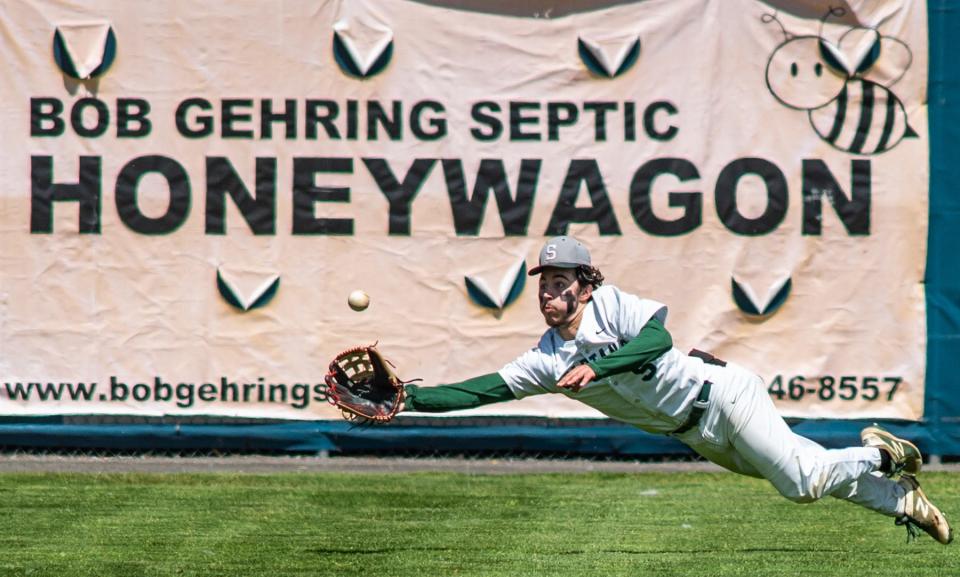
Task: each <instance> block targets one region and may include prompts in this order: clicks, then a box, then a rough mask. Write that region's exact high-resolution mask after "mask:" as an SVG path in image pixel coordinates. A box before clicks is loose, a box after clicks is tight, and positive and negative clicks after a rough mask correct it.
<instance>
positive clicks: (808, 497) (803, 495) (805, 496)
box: [780, 491, 820, 504]
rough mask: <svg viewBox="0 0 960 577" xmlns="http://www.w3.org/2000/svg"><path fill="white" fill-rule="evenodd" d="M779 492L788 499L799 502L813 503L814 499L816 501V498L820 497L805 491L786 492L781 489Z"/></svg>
mask: <svg viewBox="0 0 960 577" xmlns="http://www.w3.org/2000/svg"><path fill="white" fill-rule="evenodd" d="M780 494H781V495H783V496H784V497H786V498H787V499H790V500H791V501H793V502H794V503H800V504H804V503H813V502H814V501H817V500H819V499H820V497H818V496H816V495H813V494H811V493H807V492H803V491H792V492H791V491H788V492H784V491H781V492H780Z"/></svg>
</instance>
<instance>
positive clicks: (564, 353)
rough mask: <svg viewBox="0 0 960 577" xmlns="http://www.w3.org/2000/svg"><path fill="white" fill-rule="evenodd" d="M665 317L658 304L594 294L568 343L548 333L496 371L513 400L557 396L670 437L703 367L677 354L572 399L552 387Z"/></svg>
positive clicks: (605, 289)
mask: <svg viewBox="0 0 960 577" xmlns="http://www.w3.org/2000/svg"><path fill="white" fill-rule="evenodd" d="M666 317H667V307H666V306H665V305H663V304H662V303H659V302H656V301H653V300H649V299H641V298H639V297H636V296H634V295H631V294H628V293H625V292H622V291H620V290H619V289H617V288H616V287H613V286H609V285H608V286H602V287H600V288H598V289H596V290H595V291H593V298H592V299H591V300H590V302H589V303H587V306H586V309H585V310H584V313H583V317H582V319H581V321H580V327H579V329H578V330H577V336H576V337H575V338H574V339H573V340H572V341H564V340H563V339H562V338H561V337H560V335H559V333H558V332H557V330H556V329H554V328H550V329H549V330H548V331H547V332H546V333H544V334H543V337H541V339H540V343H539V344H538V345H537V346H536V347H534V348H533V349H530V350H529V351H527V352H526V353H524V354H522V355H520V356H519V357H518V358H517V359H515V360H514V361H512V362H510V363H508V364H507V365H506V366H504V367H503V368H502V369H500V376H501V377H503V380H504V381H506V383H507V386H509V387H510V389H511V390H512V391H513V393H514V395H516V397H517V398H518V399H520V398H523V397H526V396H530V395H537V394H543V393H560V394H563V395H566V396H568V397H570V398H572V399H575V400H577V401H580V402H582V403H584V404H587V405H589V406H591V407H593V408H595V409H597V410H598V411H600V412H601V413H603V414H605V415H607V416H609V417H611V418H613V419H616V420H618V421H623V422H625V423H630V424H631V425H635V426H637V427H639V428H641V429H643V430H645V431H649V432H652V433H666V432H670V431H673V430H675V429H676V428H677V427H679V426H680V425H681V424H682V423H683V420H684V418H685V417H686V416H687V414H688V410H687V409H688V407H689V406H690V404H691V403H692V402H693V401H694V399H695V398H696V396H697V393H699V391H700V387H701V385H702V383H703V380H704V374H705V372H704V363H703V361H701V360H700V359H698V358H694V357H688V356H687V355H685V354H684V353H682V352H681V351H679V350H677V349H676V348H674V349H671V350H670V351H668V352H666V353H665V354H663V355H661V356H660V357H659V358H657V359H656V360H655V361H653V362H652V363H649V364H648V365H644V367H643V368H641V369H640V370H638V371H636V372H630V371H628V372H624V373H620V374H616V375H611V376H609V377H606V378H603V379H598V380H595V381H592V382H590V383H589V384H587V386H586V387H584V388H583V389H581V390H580V391H579V392H577V393H573V392H571V391H569V390H567V389H561V388H559V387H557V381H558V380H560V377H562V376H563V374H564V373H566V372H567V371H568V370H569V369H570V368H571V367H574V366H576V365H579V364H582V363H586V362H590V361H593V360H595V359H597V358H599V357H602V356H605V355H607V354H609V353H611V352H613V351H615V350H617V349H619V348H620V347H621V346H623V345H624V344H626V343H627V342H628V341H630V340H631V339H633V338H635V337H636V336H637V335H638V334H640V330H641V329H642V328H643V326H644V325H645V324H647V322H648V321H649V320H650V319H651V318H656V319H657V320H659V321H660V322H665V321H666Z"/></svg>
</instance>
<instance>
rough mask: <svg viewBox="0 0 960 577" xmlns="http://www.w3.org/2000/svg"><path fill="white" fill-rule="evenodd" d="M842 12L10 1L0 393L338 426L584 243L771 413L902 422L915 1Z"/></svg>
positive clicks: (917, 105) (915, 130)
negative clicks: (378, 390)
mask: <svg viewBox="0 0 960 577" xmlns="http://www.w3.org/2000/svg"><path fill="white" fill-rule="evenodd" d="M841 4H843V6H844V7H843V8H836V7H834V8H829V7H828V6H827V5H826V4H824V5H823V6H822V7H821V6H819V5H818V6H817V7H813V6H812V5H813V3H810V2H787V1H776V2H774V1H771V2H760V1H757V0H732V1H731V0H725V1H723V2H721V1H719V0H712V1H708V0H674V1H671V2H664V1H647V2H637V3H616V4H615V5H612V6H607V7H602V8H599V9H596V10H593V11H586V12H579V13H574V14H567V15H563V16H559V17H553V16H552V15H550V14H549V13H544V14H538V15H537V17H518V16H515V15H509V14H496V13H485V12H478V11H475V10H465V9H457V8H455V7H443V6H438V5H436V4H435V3H434V4H430V3H421V2H414V1H409V0H377V1H373V0H350V1H343V2H315V1H309V2H308V1H297V0H284V1H280V0H273V1H263V0H235V1H231V2H203V1H199V0H183V1H180V2H176V3H173V4H171V3H164V2H160V3H156V2H145V1H144V2H139V1H137V2H129V1H122V0H91V1H87V2H82V3H77V2H68V1H65V0H37V1H33V2H29V3H26V2H25V3H10V4H9V5H7V6H5V7H4V10H3V11H2V12H0V56H2V59H3V62H4V66H5V70H6V73H5V74H4V75H3V76H2V77H0V138H2V142H3V147H4V153H3V155H2V159H0V183H2V186H0V414H3V415H46V414H91V413H92V414H136V415H222V416H240V417H264V418H284V419H327V418H335V417H336V416H337V412H336V411H335V410H334V409H333V408H332V407H331V406H330V405H329V404H328V403H326V402H325V389H324V387H323V377H324V374H325V373H326V371H327V365H328V363H329V362H330V360H331V359H332V358H333V356H334V355H336V354H337V353H338V352H339V351H341V350H343V349H346V348H350V347H353V346H357V345H362V344H372V343H374V342H377V343H379V348H380V349H381V350H382V351H383V352H384V353H385V354H386V355H387V356H388V357H389V358H390V359H391V360H392V361H393V363H394V364H395V365H396V367H397V371H398V373H399V374H400V375H401V376H402V377H404V378H422V379H424V384H425V385H431V384H438V383H444V382H452V381H458V380H462V379H466V378H470V377H474V376H478V375H482V374H485V373H490V372H493V371H496V370H498V369H499V368H500V367H502V366H503V365H504V364H505V363H507V362H509V361H510V360H512V359H513V358H515V357H516V356H518V355H520V354H521V353H522V352H524V351H525V350H527V349H529V348H530V347H532V346H534V345H535V344H536V342H537V340H538V338H539V335H540V334H541V333H542V332H543V331H544V330H545V328H546V327H545V326H544V324H543V319H542V317H541V316H540V313H539V311H538V308H537V294H536V293H537V285H536V279H535V278H532V277H527V275H526V271H527V270H528V269H529V268H530V267H531V266H533V264H531V263H534V264H535V263H536V259H537V255H538V253H539V250H540V247H541V246H542V245H543V243H544V241H545V240H546V239H547V238H549V237H552V236H554V235H559V234H570V235H574V236H576V237H577V238H578V239H580V240H582V241H583V242H584V243H585V244H586V245H587V246H588V247H589V248H590V250H591V253H592V255H593V261H594V263H595V264H596V265H598V267H599V268H600V269H601V271H602V272H603V274H604V275H605V277H606V279H607V280H606V283H607V284H612V285H615V286H617V287H618V288H620V289H621V290H624V291H626V292H629V293H633V294H637V295H640V296H642V297H645V298H650V299H655V300H658V301H661V302H663V303H665V304H667V305H668V306H669V309H670V312H669V316H668V318H667V325H666V326H667V328H668V329H669V330H670V332H671V334H672V336H673V339H674V342H675V343H676V346H677V347H679V348H681V349H684V350H686V349H689V348H698V349H701V350H706V351H710V352H711V353H713V354H714V355H717V356H718V357H721V358H725V359H728V360H730V361H735V362H737V363H738V364H741V365H744V366H746V367H749V368H751V369H752V370H754V371H756V372H757V373H758V374H760V375H761V376H762V377H763V378H764V379H765V380H766V381H767V383H768V386H769V388H770V394H771V396H772V397H773V399H774V401H775V402H776V403H777V405H778V406H779V407H780V408H781V409H782V410H783V412H784V413H785V414H786V415H789V416H797V417H812V418H899V419H911V420H917V419H919V418H921V416H922V414H923V398H924V367H925V350H926V349H925V347H926V326H925V302H924V288H923V287H924V285H923V279H924V263H925V260H926V239H927V220H928V214H927V212H928V211H927V208H928V179H929V174H928V156H929V141H928V127H927V117H926V94H927V76H926V75H927V30H926V8H925V6H924V3H922V2H906V1H892V2H882V3H879V2H866V1H863V2H848V3H841ZM355 290H363V291H365V292H366V293H367V294H368V295H369V296H370V305H369V307H367V308H366V309H365V310H363V311H359V312H358V311H355V310H353V309H352V308H351V307H350V306H348V303H347V299H348V295H350V293H351V292H353V291H355ZM472 414H508V415H510V414H522V415H541V416H549V417H596V416H599V414H597V413H595V412H593V411H592V410H590V409H588V408H587V407H585V406H582V405H579V404H577V403H575V402H572V401H570V400H568V399H565V398H560V397H559V396H552V395H545V396H540V397H535V398H529V399H524V400H523V401H519V402H514V403H506V404H502V405H494V406H488V407H485V408H483V409H478V410H475V411H473V412H472Z"/></svg>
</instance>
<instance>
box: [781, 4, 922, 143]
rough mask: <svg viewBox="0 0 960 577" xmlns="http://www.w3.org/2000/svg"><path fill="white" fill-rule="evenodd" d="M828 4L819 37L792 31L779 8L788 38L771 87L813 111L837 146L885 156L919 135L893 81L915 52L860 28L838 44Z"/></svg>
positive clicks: (839, 12)
mask: <svg viewBox="0 0 960 577" xmlns="http://www.w3.org/2000/svg"><path fill="white" fill-rule="evenodd" d="M845 13H846V11H845V10H844V9H843V8H829V9H828V10H827V13H826V14H825V15H824V16H823V18H821V19H820V31H819V33H818V34H817V35H816V36H813V35H808V36H793V35H791V34H789V33H787V31H786V28H784V26H783V24H782V23H781V22H780V20H779V19H778V18H777V17H776V15H773V14H764V15H763V17H762V21H763V22H765V23H770V22H774V21H775V22H776V23H777V24H779V25H780V29H781V30H782V31H783V35H784V38H785V40H784V41H783V42H782V43H781V44H780V45H779V46H777V48H776V49H774V51H773V53H772V54H771V55H770V59H769V60H768V61H767V71H766V79H767V88H768V89H769V90H770V93H771V94H773V96H774V97H775V98H776V99H777V100H779V101H780V102H781V103H782V104H783V105H785V106H787V107H789V108H792V109H794V110H806V111H808V115H809V117H810V124H811V126H813V130H814V131H816V133H817V134H818V135H819V136H820V138H822V139H823V140H824V141H826V142H827V143H829V144H830V145H831V146H833V147H834V148H837V149H839V150H842V151H844V152H850V153H854V154H864V155H870V154H880V153H883V152H886V151H888V150H890V149H891V148H893V147H894V146H896V145H897V144H898V143H899V142H900V141H901V140H902V139H904V138H915V137H916V136H917V133H916V131H914V130H913V128H911V127H910V125H909V123H908V119H907V112H906V110H905V109H904V107H903V102H901V101H900V99H899V98H897V95H896V94H894V93H893V92H892V91H891V90H890V87H891V86H893V85H894V84H896V83H897V82H899V81H900V79H901V78H903V75H904V74H905V73H906V71H907V69H908V68H910V64H911V63H912V62H913V54H912V53H911V52H910V49H909V47H908V46H907V45H906V44H904V43H903V42H901V41H900V40H898V39H896V38H893V37H890V36H883V35H881V34H880V33H879V32H878V31H877V29H876V28H868V27H864V26H854V27H851V28H850V29H849V30H846V31H845V32H844V33H843V35H842V36H840V38H839V40H838V41H837V42H836V43H834V42H831V41H830V40H828V39H827V38H825V37H824V34H823V26H824V23H825V22H826V20H827V18H829V17H830V16H835V17H840V16H843V15H844V14H845Z"/></svg>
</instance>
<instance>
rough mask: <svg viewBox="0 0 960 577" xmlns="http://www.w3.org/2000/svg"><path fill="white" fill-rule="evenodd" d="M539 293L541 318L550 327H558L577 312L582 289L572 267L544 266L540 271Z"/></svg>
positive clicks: (568, 320) (567, 321)
mask: <svg viewBox="0 0 960 577" xmlns="http://www.w3.org/2000/svg"><path fill="white" fill-rule="evenodd" d="M539 295H540V313H541V314H543V320H545V321H546V322H547V324H548V325H549V326H551V327H559V326H563V325H565V324H568V323H569V322H570V321H571V320H572V319H573V318H575V317H576V316H577V314H578V313H579V310H580V302H581V300H582V295H583V290H582V289H581V287H580V283H579V282H577V273H576V272H575V271H574V270H573V269H568V268H545V269H543V272H542V273H540V293H539Z"/></svg>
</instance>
